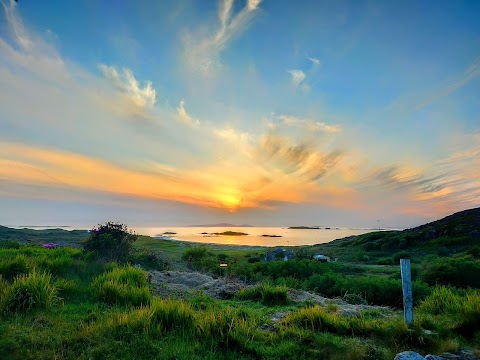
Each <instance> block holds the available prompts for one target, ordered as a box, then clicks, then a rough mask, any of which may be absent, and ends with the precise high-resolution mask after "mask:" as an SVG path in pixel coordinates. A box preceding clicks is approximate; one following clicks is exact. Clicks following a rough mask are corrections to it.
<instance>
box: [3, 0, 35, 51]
mask: <svg viewBox="0 0 480 360" xmlns="http://www.w3.org/2000/svg"><path fill="white" fill-rule="evenodd" d="M0 2H1V3H2V6H3V8H4V10H5V17H6V19H7V24H8V26H9V28H10V30H11V31H12V33H13V36H14V38H15V41H16V42H17V44H18V45H19V46H21V47H22V48H23V49H24V50H30V49H31V48H32V44H33V42H32V40H31V39H30V36H29V34H28V33H27V31H26V30H25V26H24V25H23V21H22V19H21V18H20V17H19V16H18V15H17V13H16V9H15V7H16V2H15V1H14V0H10V2H9V4H8V5H7V4H6V3H5V2H4V1H3V0H0Z"/></svg>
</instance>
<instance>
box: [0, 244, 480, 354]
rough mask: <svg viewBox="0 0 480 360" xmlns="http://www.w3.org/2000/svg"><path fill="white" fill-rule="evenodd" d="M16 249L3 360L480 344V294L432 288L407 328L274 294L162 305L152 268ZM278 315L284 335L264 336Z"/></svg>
mask: <svg viewBox="0 0 480 360" xmlns="http://www.w3.org/2000/svg"><path fill="white" fill-rule="evenodd" d="M7 247H8V246H7ZM10 247H13V248H3V249H1V250H0V264H1V266H0V273H1V274H2V281H1V282H0V283H1V287H0V288H1V291H0V294H1V295H0V299H1V300H0V304H1V305H0V309H1V314H2V315H1V323H0V324H1V325H0V358H2V359H52V358H55V359H71V358H76V359H133V358H135V359H152V358H159V359H163V358H165V359H195V358H199V359H200V358H202V359H204V358H207V359H224V358H227V359H228V358H231V359H256V358H267V359H268V358H272V359H273V358H285V359H301V358H305V359H309V358H325V359H340V358H342V359H392V358H393V357H394V354H395V353H396V352H398V351H401V350H405V349H419V350H420V351H422V352H424V353H426V352H437V353H438V352H442V351H453V350H456V349H458V348H459V347H462V346H469V347H473V348H474V347H475V345H474V344H478V343H479V340H480V332H479V330H480V324H479V321H478V319H479V318H480V292H479V291H478V290H477V291H475V290H458V289H453V288H452V289H451V288H445V287H436V288H433V289H432V292H431V293H430V295H429V296H427V297H426V298H425V299H424V300H423V301H422V302H421V303H420V304H418V306H417V307H416V311H415V315H416V323H415V326H414V327H412V328H411V329H408V328H407V327H406V326H405V325H404V324H403V321H402V313H401V312H400V311H396V312H395V311H394V312H386V313H383V312H382V311H379V310H378V311H372V310H366V311H363V312H360V313H359V314H358V315H357V316H351V317H345V316H341V315H340V314H339V308H338V306H335V305H327V306H318V305H314V304H312V303H309V302H304V303H293V302H291V301H290V300H289V299H288V296H287V290H286V287H284V286H275V285H269V284H267V283H263V285H260V286H259V287H256V288H255V287H254V288H250V289H248V290H245V291H241V292H240V293H239V294H238V295H237V297H236V298H235V299H232V300H227V301H220V300H215V299H212V298H209V297H208V296H206V295H204V294H202V293H198V294H197V295H196V296H194V297H193V298H190V299H189V300H174V299H162V298H159V297H157V296H155V295H154V294H152V292H151V289H150V287H149V284H148V281H147V274H146V272H144V271H143V270H141V269H138V268H134V267H130V266H119V265H117V264H114V263H101V262H98V261H96V260H95V259H94V258H92V257H91V256H90V255H89V254H83V253H82V252H81V251H80V250H78V249H72V248H61V249H54V250H52V249H43V248H41V247H40V246H35V245H30V246H28V245H23V246H20V247H18V248H17V247H16V246H12V245H11V246H10ZM324 265H329V264H324ZM278 312H283V313H284V314H286V315H285V316H284V317H283V318H282V319H281V320H280V321H278V322H277V323H276V324H275V327H274V330H261V328H260V326H261V325H263V324H267V325H272V324H273V322H272V320H271V317H272V315H274V314H275V313H278ZM424 330H430V331H433V334H432V335H428V334H426V333H425V332H424Z"/></svg>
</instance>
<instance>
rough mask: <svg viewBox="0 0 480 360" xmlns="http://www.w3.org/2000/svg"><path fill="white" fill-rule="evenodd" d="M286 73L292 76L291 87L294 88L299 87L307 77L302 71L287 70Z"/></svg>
mask: <svg viewBox="0 0 480 360" xmlns="http://www.w3.org/2000/svg"><path fill="white" fill-rule="evenodd" d="M288 73H289V74H290V75H291V76H292V85H293V86H295V87H298V86H300V85H301V84H302V83H303V82H304V81H305V79H306V78H307V75H305V73H304V72H303V71H302V70H298V69H294V70H288Z"/></svg>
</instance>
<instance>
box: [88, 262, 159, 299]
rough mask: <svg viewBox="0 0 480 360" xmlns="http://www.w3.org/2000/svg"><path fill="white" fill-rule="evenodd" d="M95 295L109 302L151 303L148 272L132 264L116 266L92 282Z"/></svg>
mask: <svg viewBox="0 0 480 360" xmlns="http://www.w3.org/2000/svg"><path fill="white" fill-rule="evenodd" d="M92 289H93V293H94V295H95V296H96V297H97V298H98V299H99V300H101V301H103V302H105V303H108V304H130V305H134V306H140V305H146V304H148V303H150V301H151V299H152V296H151V294H150V289H149V288H148V282H147V273H146V272H145V271H143V270H141V269H137V268H134V267H132V266H126V267H121V268H120V267H114V268H113V269H112V270H110V271H108V272H105V273H103V274H101V275H99V276H97V277H96V278H95V279H94V280H93V282H92Z"/></svg>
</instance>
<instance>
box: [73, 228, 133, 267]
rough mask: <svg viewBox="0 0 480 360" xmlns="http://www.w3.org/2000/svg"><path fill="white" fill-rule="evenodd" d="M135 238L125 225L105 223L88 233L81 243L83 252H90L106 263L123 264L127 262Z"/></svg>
mask: <svg viewBox="0 0 480 360" xmlns="http://www.w3.org/2000/svg"><path fill="white" fill-rule="evenodd" d="M135 241H137V236H136V235H135V234H132V233H131V232H130V231H129V230H128V227H127V226H126V225H125V224H120V223H113V222H106V223H105V224H101V225H98V227H96V228H93V229H92V230H91V231H90V236H89V237H88V238H86V239H85V240H84V241H82V245H83V251H85V252H92V253H93V254H95V255H96V256H97V257H99V258H101V259H104V260H106V261H116V262H125V261H127V260H128V258H129V256H130V254H131V252H132V250H133V243H134V242H135Z"/></svg>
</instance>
